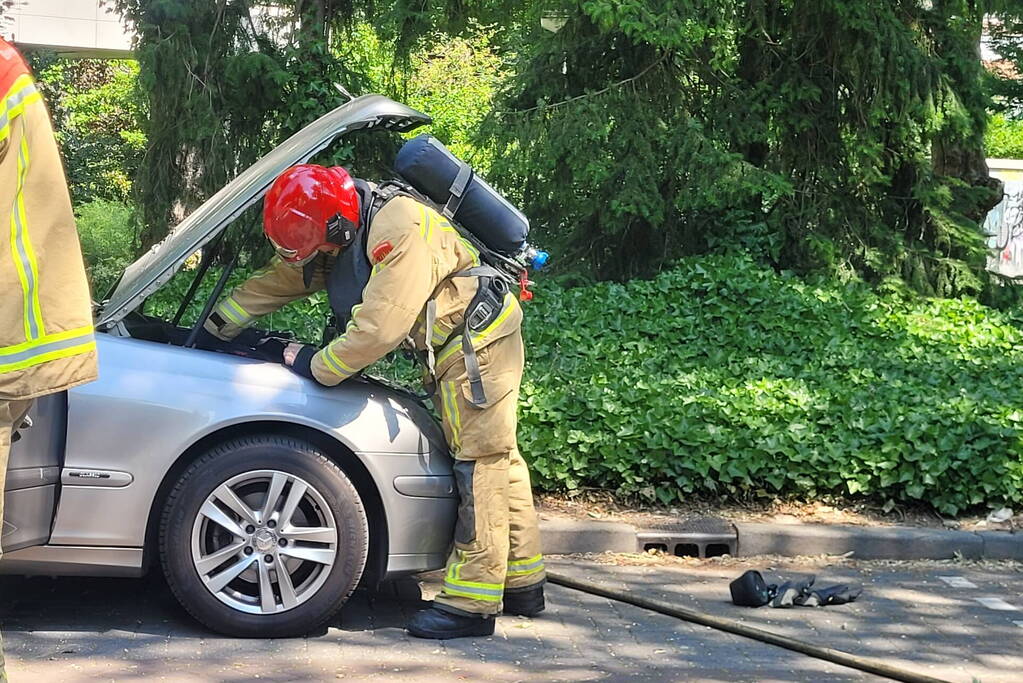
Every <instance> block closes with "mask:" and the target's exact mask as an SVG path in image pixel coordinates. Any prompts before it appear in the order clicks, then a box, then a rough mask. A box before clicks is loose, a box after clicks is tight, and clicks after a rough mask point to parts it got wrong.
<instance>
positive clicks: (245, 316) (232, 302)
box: [224, 297, 252, 325]
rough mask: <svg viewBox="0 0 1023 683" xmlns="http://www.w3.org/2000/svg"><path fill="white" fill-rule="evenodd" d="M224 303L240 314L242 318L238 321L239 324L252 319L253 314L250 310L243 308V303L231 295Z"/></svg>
mask: <svg viewBox="0 0 1023 683" xmlns="http://www.w3.org/2000/svg"><path fill="white" fill-rule="evenodd" d="M224 305H225V306H229V307H231V309H233V310H234V312H235V313H236V314H238V316H239V317H240V318H241V322H239V323H238V324H239V325H244V324H245V323H246V322H248V321H250V320H252V316H251V315H250V314H249V312H248V311H246V310H245V309H244V308H242V306H241V304H239V303H238V302H237V301H235V300H234V299H232V298H231V297H227V298H226V299H224Z"/></svg>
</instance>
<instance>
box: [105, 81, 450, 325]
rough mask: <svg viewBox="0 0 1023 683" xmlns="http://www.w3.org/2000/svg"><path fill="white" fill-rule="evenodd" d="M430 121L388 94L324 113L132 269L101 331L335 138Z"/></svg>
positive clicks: (107, 305) (206, 204) (115, 293)
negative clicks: (291, 168)
mask: <svg viewBox="0 0 1023 683" xmlns="http://www.w3.org/2000/svg"><path fill="white" fill-rule="evenodd" d="M429 122H430V117H429V116H426V115H425V114H422V113H420V112H418V111H416V110H415V109H412V108H410V107H407V106H405V105H404V104H400V103H398V102H395V101H393V100H391V99H388V98H387V97H384V96H383V95H363V96H362V97H357V98H355V99H353V100H351V101H350V102H348V103H346V104H343V105H341V106H340V107H338V108H337V109H334V110H333V111H331V112H328V113H326V114H324V115H323V116H321V117H320V118H318V119H316V121H313V122H312V123H311V124H309V125H308V126H306V127H305V128H303V129H302V130H300V131H299V132H297V133H295V134H294V135H292V136H291V137H290V138H288V139H287V140H286V141H285V142H283V143H281V144H280V145H279V146H277V147H276V148H274V150H273V151H271V152H270V153H269V154H267V155H266V156H265V157H263V158H262V159H260V160H259V161H257V162H256V163H254V164H253V165H252V166H249V167H248V168H247V169H245V171H243V172H242V173H240V174H239V175H238V176H237V177H236V178H235V179H234V180H232V181H231V182H229V183H228V184H227V185H225V186H224V187H223V188H221V190H220V191H219V192H217V193H216V194H215V195H213V196H212V197H210V198H209V199H208V200H206V201H205V202H203V204H202V205H201V206H199V208H197V209H196V210H195V211H193V212H192V213H190V214H189V215H188V217H187V218H185V220H183V221H181V223H179V224H178V225H177V227H175V228H174V229H173V230H172V231H171V233H170V234H169V235H168V236H167V237H166V238H165V239H164V240H163V241H162V242H160V243H159V244H157V245H155V246H154V247H153V248H152V249H150V250H149V251H148V252H147V253H145V254H143V255H142V256H141V257H140V258H139V259H138V260H137V261H135V262H134V263H132V264H131V265H130V266H128V267H127V268H126V269H125V271H124V274H123V275H122V276H121V279H120V281H119V282H118V283H117V288H116V289H115V290H114V291H113V293H112V294H111V295H110V298H109V299H108V300H107V301H106V302H104V304H103V306H102V308H101V310H100V313H99V315H98V316H97V321H96V326H97V327H99V328H109V327H111V326H112V325H115V324H116V323H117V322H118V321H119V320H121V319H122V318H124V316H126V315H128V314H129V313H131V312H132V311H133V310H135V308H136V307H137V306H138V305H139V304H140V303H142V301H144V300H145V298H146V297H148V296H149V295H150V294H152V293H153V292H155V291H156V290H157V289H159V288H160V287H162V286H163V285H164V284H165V283H166V282H167V281H168V280H170V279H171V277H173V276H174V273H176V272H177V270H178V268H180V267H181V264H182V263H184V262H185V260H186V259H187V258H188V257H189V256H190V255H192V254H194V253H195V252H196V251H198V250H199V249H201V248H202V247H203V245H205V244H206V243H207V242H209V241H210V240H212V239H213V238H214V237H216V236H217V235H218V234H220V231H221V230H223V229H224V228H225V227H227V226H228V225H229V224H230V223H231V221H233V220H234V219H235V218H237V217H238V216H239V215H240V214H241V213H242V212H243V211H245V209H247V208H249V207H250V206H252V205H253V204H254V203H256V202H257V201H259V200H260V199H262V197H263V195H264V194H265V193H266V191H267V190H268V189H269V188H270V185H271V184H272V183H273V181H274V179H275V178H277V176H278V175H280V174H281V172H282V171H284V169H286V168H288V167H289V166H294V165H295V164H301V163H304V162H305V161H308V160H309V158H311V157H312V156H313V155H314V154H316V153H317V152H319V151H320V150H322V149H323V148H324V147H326V146H327V145H329V144H330V143H331V142H332V141H333V140H334V139H335V138H338V137H340V136H342V135H344V134H346V133H349V132H351V131H353V130H366V129H378V128H383V129H387V130H393V131H398V132H404V131H407V130H412V129H413V128H417V127H418V126H421V125H423V124H425V123H429Z"/></svg>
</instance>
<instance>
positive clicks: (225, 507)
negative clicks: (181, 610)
mask: <svg viewBox="0 0 1023 683" xmlns="http://www.w3.org/2000/svg"><path fill="white" fill-rule="evenodd" d="M368 548H369V526H368V523H367V519H366V512H365V509H364V507H363V504H362V500H361V499H360V497H359V494H358V492H357V491H356V489H355V487H354V486H353V485H352V483H351V481H350V480H349V479H348V477H347V476H345V474H344V472H342V471H341V469H340V468H339V467H338V466H337V465H336V464H335V463H334V462H333V461H331V460H330V459H328V458H327V457H326V456H325V455H324V454H323V453H322V452H320V450H319V449H317V448H316V447H315V446H313V445H311V444H309V443H306V442H304V441H300V440H297V439H293V438H290V437H286V436H277V435H264V436H255V437H246V438H240V439H234V440H231V441H228V442H226V443H223V444H221V445H219V446H217V447H216V448H214V449H213V450H211V451H210V452H208V453H206V454H205V455H203V456H202V457H200V458H199V459H198V460H197V461H196V462H194V463H193V464H192V465H190V466H189V467H188V469H187V470H186V471H185V473H184V474H183V475H182V476H181V478H180V479H179V480H178V482H177V484H176V485H175V486H174V489H173V490H172V492H171V494H170V496H169V497H168V499H167V503H166V506H165V508H164V513H163V517H162V523H161V526H160V558H161V562H162V564H163V569H164V573H165V574H166V576H167V582H168V583H169V584H170V587H171V589H172V590H173V591H174V594H175V596H177V598H178V600H179V601H180V602H181V604H182V605H183V606H184V607H185V609H186V610H188V612H189V613H191V614H192V615H193V616H194V617H195V618H196V619H198V620H199V621H201V622H202V623H203V624H205V625H207V626H208V627H210V628H211V629H213V630H215V631H218V632H220V633H224V634H228V635H233V636H243V637H286V636H294V635H302V634H305V633H309V632H310V631H313V630H316V629H318V628H320V627H321V626H323V624H325V623H326V622H327V621H328V620H330V618H331V617H333V616H334V615H335V614H336V613H337V611H338V610H339V609H340V608H341V605H342V604H344V602H345V600H347V599H348V596H349V595H350V594H351V592H352V591H353V590H354V589H355V586H356V585H357V584H358V582H359V578H360V577H361V576H362V571H363V569H364V568H365V565H366V556H367V553H368Z"/></svg>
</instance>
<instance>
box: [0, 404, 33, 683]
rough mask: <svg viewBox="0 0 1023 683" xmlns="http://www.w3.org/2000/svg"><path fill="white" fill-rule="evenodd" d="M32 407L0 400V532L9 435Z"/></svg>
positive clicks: (0, 681) (0, 668)
mask: <svg viewBox="0 0 1023 683" xmlns="http://www.w3.org/2000/svg"><path fill="white" fill-rule="evenodd" d="M30 407H32V401H4V400H0V534H2V533H3V532H2V530H3V519H4V486H5V485H6V483H7V459H8V457H9V456H10V454H11V435H12V434H13V433H14V429H15V427H17V426H18V425H20V424H21V421H22V420H23V419H24V418H25V415H26V414H28V409H29V408H30ZM2 554H3V547H2V546H0V555H2ZM6 680H7V674H6V673H5V672H4V641H3V634H0V683H4V682H5V681H6Z"/></svg>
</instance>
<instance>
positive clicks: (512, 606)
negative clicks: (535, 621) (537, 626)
mask: <svg viewBox="0 0 1023 683" xmlns="http://www.w3.org/2000/svg"><path fill="white" fill-rule="evenodd" d="M546 606H547V605H546V604H545V603H544V599H543V584H542V583H541V584H540V585H539V586H534V587H532V588H528V589H526V590H523V591H516V590H512V591H511V592H509V591H508V589H505V591H504V613H505V614H514V615H516V616H520V617H535V616H536V615H537V614H539V613H540V612H543V610H544V607H546Z"/></svg>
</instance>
